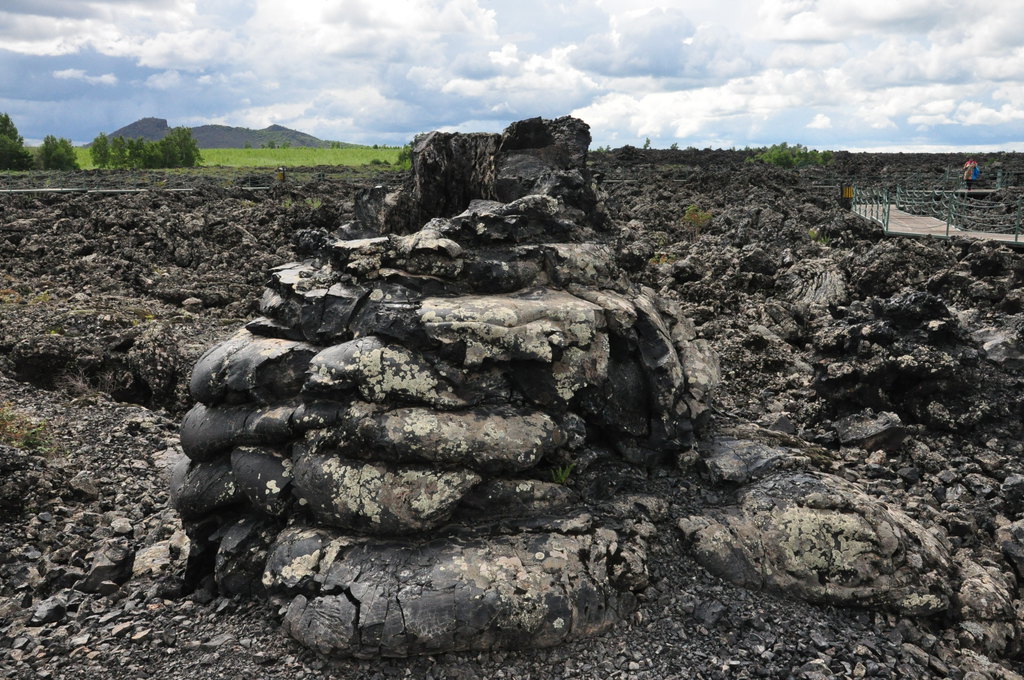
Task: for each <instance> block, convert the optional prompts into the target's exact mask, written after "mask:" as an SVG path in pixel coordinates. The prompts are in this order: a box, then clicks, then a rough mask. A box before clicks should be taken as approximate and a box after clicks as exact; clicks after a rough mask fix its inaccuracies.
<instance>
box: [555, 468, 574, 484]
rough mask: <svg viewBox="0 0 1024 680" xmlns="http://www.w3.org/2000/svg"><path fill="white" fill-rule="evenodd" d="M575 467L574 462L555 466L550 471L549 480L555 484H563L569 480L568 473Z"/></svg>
mask: <svg viewBox="0 0 1024 680" xmlns="http://www.w3.org/2000/svg"><path fill="white" fill-rule="evenodd" d="M575 467H576V463H569V464H568V465H563V466H561V467H556V468H555V469H554V470H552V471H551V481H552V482H554V483H555V484H565V483H566V482H568V481H569V475H571V474H572V471H573V469H574V468H575Z"/></svg>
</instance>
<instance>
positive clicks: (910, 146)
mask: <svg viewBox="0 0 1024 680" xmlns="http://www.w3.org/2000/svg"><path fill="white" fill-rule="evenodd" d="M1021 27H1024V0H984V1H981V0H855V1H854V0H676V1H675V2H666V1H661V2H659V1H656V0H655V1H648V0H590V1H587V2H584V1H581V0H565V1H559V0H548V1H544V0H433V1H431V0H287V1H286V2H283V1H282V0H0V112H6V113H8V114H9V115H10V116H11V118H12V119H13V121H14V123H15V125H16V126H17V127H18V130H19V132H20V133H21V134H22V136H23V137H25V139H26V142H27V143H29V144H31V143H38V140H41V139H42V138H43V137H44V136H45V135H50V134H52V135H56V136H58V137H65V138H68V139H70V140H72V141H73V142H75V143H76V144H77V143H85V142H88V141H91V140H92V139H93V138H94V137H95V136H96V135H97V134H99V133H100V132H106V133H109V132H113V131H114V130H116V129H118V128H120V127H123V126H124V125H127V124H129V123H132V122H134V121H135V120H137V119H139V118H143V117H147V116H155V117H158V118H166V119H167V120H168V122H169V124H170V125H171V126H178V125H188V126H195V125H203V124H208V123H216V124H223V125H232V126H241V127H250V128H263V127H266V126H268V125H271V124H278V125H284V126H286V127H289V128H294V129H297V130H300V131H302V132H307V133H310V134H313V135H316V136H317V137H320V138H321V139H328V140H339V141H346V142H356V143H368V144H373V143H380V144H404V143H406V142H408V141H409V140H411V139H412V138H413V136H414V135H416V134H417V133H420V132H426V131H429V130H459V131H464V132H472V131H484V132H496V131H500V130H501V129H503V128H504V127H505V126H506V125H508V123H510V122H512V121H514V120H519V119H522V118H529V117H533V116H543V117H545V118H553V117H557V116H562V115H566V114H571V115H574V116H577V117H580V118H582V119H583V120H585V121H586V122H587V123H589V124H590V127H591V134H592V136H593V140H594V141H593V146H595V147H596V146H606V145H608V146H612V147H618V146H622V145H625V144H632V145H634V146H641V145H642V144H643V143H644V142H645V140H646V139H648V138H649V139H650V140H651V145H652V146H654V147H658V148H663V147H668V146H670V145H672V144H678V145H679V147H681V148H685V147H689V146H693V147H697V148H705V147H712V148H730V147H738V148H743V147H746V146H764V145H770V144H775V143H778V142H783V141H786V142H789V143H790V144H795V143H798V144H804V145H806V146H809V147H811V148H817V149H850V150H903V151H942V150H961V149H962V150H978V151H994V150H1005V151H1013V150H1016V151H1024V30H1021Z"/></svg>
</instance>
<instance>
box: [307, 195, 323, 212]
mask: <svg viewBox="0 0 1024 680" xmlns="http://www.w3.org/2000/svg"><path fill="white" fill-rule="evenodd" d="M323 204H324V200H323V199H322V198H318V197H311V198H307V199H306V205H307V206H309V208H310V210H316V209H317V208H319V207H320V206H322V205H323Z"/></svg>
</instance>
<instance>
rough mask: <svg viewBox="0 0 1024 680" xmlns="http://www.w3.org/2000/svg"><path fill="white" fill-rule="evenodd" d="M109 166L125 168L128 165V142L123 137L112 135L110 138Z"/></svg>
mask: <svg viewBox="0 0 1024 680" xmlns="http://www.w3.org/2000/svg"><path fill="white" fill-rule="evenodd" d="M109 167H111V168H127V167H129V165H128V142H126V141H125V139H124V137H114V138H113V139H111V140H110V164H109Z"/></svg>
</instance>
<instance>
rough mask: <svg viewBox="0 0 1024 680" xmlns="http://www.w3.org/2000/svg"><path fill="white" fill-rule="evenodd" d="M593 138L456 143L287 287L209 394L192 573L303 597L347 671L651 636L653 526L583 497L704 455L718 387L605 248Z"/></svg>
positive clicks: (519, 127)
mask: <svg viewBox="0 0 1024 680" xmlns="http://www.w3.org/2000/svg"><path fill="white" fill-rule="evenodd" d="M589 140H590V136H589V131H588V129H587V126H586V124H584V123H583V122H582V121H578V120H575V119H570V118H562V119H558V120H555V121H545V120H541V119H539V118H538V119H531V120H528V121H522V122H520V123H517V124H515V125H513V126H511V127H510V128H509V129H508V130H506V131H505V133H504V134H502V135H458V134H448V133H432V134H431V135H428V136H426V137H423V138H420V139H419V140H417V143H416V145H415V147H414V154H413V176H412V179H411V180H410V182H409V184H407V186H406V187H404V188H402V189H400V190H397V191H387V190H385V189H383V188H381V189H373V190H370V191H367V192H366V193H365V194H364V196H363V198H362V199H361V201H360V207H359V208H358V209H357V211H356V214H357V215H358V216H359V220H360V223H359V224H356V225H350V226H348V227H346V228H344V229H343V230H342V231H343V232H344V234H345V235H346V237H345V238H338V239H335V240H330V241H329V242H327V243H326V244H324V246H323V248H321V249H320V250H319V251H318V252H317V253H316V256H315V257H313V258H311V259H310V260H307V261H303V262H294V263H287V264H284V265H281V266H279V267H277V268H275V269H274V270H273V271H271V272H270V282H269V285H268V288H267V291H266V292H265V294H264V295H263V298H262V299H261V301H260V309H261V312H262V314H263V315H264V316H263V317H262V318H260V319H256V320H253V321H252V322H250V323H249V324H247V325H246V328H245V329H243V330H241V331H239V332H238V333H236V334H235V335H234V336H233V337H231V338H228V339H227V340H225V341H224V342H223V343H221V344H220V345H218V346H217V347H214V348H212V349H211V350H209V351H208V352H207V353H206V354H205V355H204V356H203V357H202V358H201V359H200V361H199V362H198V363H197V364H196V367H195V370H194V372H193V378H192V385H191V393H192V396H193V398H194V399H196V401H197V402H198V403H196V405H195V406H194V407H193V408H192V410H191V411H189V412H188V414H187V415H186V416H185V418H184V421H183V423H182V429H181V443H182V448H183V450H184V453H185V455H186V457H187V459H186V460H184V461H183V462H182V463H181V464H180V465H179V468H178V470H177V471H176V474H175V476H174V480H173V482H172V500H173V502H174V503H175V505H176V507H177V508H178V509H179V512H180V513H181V515H182V518H183V519H184V520H185V522H186V527H187V528H189V529H190V532H191V538H192V540H193V543H194V544H195V546H196V550H195V555H196V556H197V557H196V558H195V560H194V561H193V569H192V572H196V571H199V570H201V569H202V568H204V565H205V568H206V569H210V568H212V569H213V572H214V576H215V578H216V580H217V582H218V584H219V586H220V588H221V590H222V591H223V592H225V593H228V594H244V595H250V596H262V595H264V594H268V595H269V596H271V597H273V598H277V599H283V600H285V602H286V603H287V608H286V610H287V613H286V614H285V618H284V628H285V630H287V631H288V632H289V633H290V634H291V635H293V636H294V637H295V638H296V639H298V640H299V641H301V642H303V643H304V644H306V645H308V646H310V647H312V648H314V649H317V650H319V651H321V652H324V653H329V654H339V655H355V656H377V655H385V656H404V655H407V654H432V653H436V652H444V651H451V650H467V649H491V648H494V647H533V646H550V645H553V644H557V643H559V642H561V641H564V640H568V639H572V638H576V637H580V636H583V635H590V634H594V633H598V632H601V631H603V630H606V629H607V628H608V627H609V626H612V625H614V624H615V623H616V622H619V621H621V620H623V619H624V618H625V617H627V616H628V615H629V613H630V610H631V609H632V607H633V605H634V603H635V593H636V592H637V591H639V590H641V589H642V588H643V587H644V586H645V584H646V566H645V558H644V556H645V551H644V545H643V543H644V542H643V538H642V537H641V536H640V535H638V534H637V533H636V532H635V531H632V530H626V529H623V527H628V526H634V525H635V524H636V523H635V522H632V523H631V522H625V521H621V520H622V517H621V515H622V514H624V513H622V512H619V511H618V510H608V509H604V510H600V512H598V508H597V507H596V506H595V502H596V500H597V499H595V498H590V497H589V496H588V494H587V493H585V489H581V490H576V489H573V488H571V486H570V485H567V484H566V482H569V481H571V480H570V477H571V476H572V475H573V474H581V473H583V472H585V470H586V468H587V466H588V465H590V464H592V463H593V462H594V461H595V460H604V461H605V462H606V464H610V465H649V464H653V463H657V462H659V461H661V460H663V459H666V458H668V457H670V456H672V455H673V454H675V453H677V452H679V451H680V450H682V449H684V448H686V447H687V446H688V445H689V444H690V442H691V441H692V440H693V433H694V431H695V430H696V429H698V428H699V427H700V426H701V425H702V423H703V422H704V421H705V420H706V417H707V413H706V410H707V400H708V398H709V397H710V394H711V392H712V390H713V388H714V385H715V383H716V382H717V380H718V366H717V360H716V359H715V357H714V353H713V352H712V351H711V350H710V347H708V346H707V344H706V343H704V342H703V341H701V340H699V339H698V338H696V336H695V333H694V329H693V324H692V323H690V322H688V321H687V320H686V319H684V318H683V317H682V316H681V315H680V314H679V311H678V308H675V307H673V306H672V304H671V303H669V302H668V301H665V300H662V299H661V296H659V295H658V294H657V293H655V291H653V290H650V289H646V288H641V287H638V286H634V285H632V284H630V283H629V282H628V281H627V280H626V279H625V277H624V276H623V275H622V273H621V272H620V271H619V269H618V267H617V266H616V264H615V259H616V258H615V252H614V248H613V247H612V246H611V244H610V243H608V242H606V241H603V240H601V239H600V238H599V235H600V233H601V224H602V220H603V218H602V216H601V215H600V214H598V212H597V211H596V206H597V200H596V195H595V190H594V187H593V186H592V183H591V180H590V176H589V173H588V172H587V169H586V165H585V163H586V149H587V146H588V144H589ZM353 236H356V237H355V238H353ZM626 505H628V504H626ZM623 507H624V506H623ZM286 527H287V528H286ZM616 527H617V528H616ZM211 555H215V558H211V557H210V556H211ZM200 560H202V561H203V562H202V564H199V561H200Z"/></svg>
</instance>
